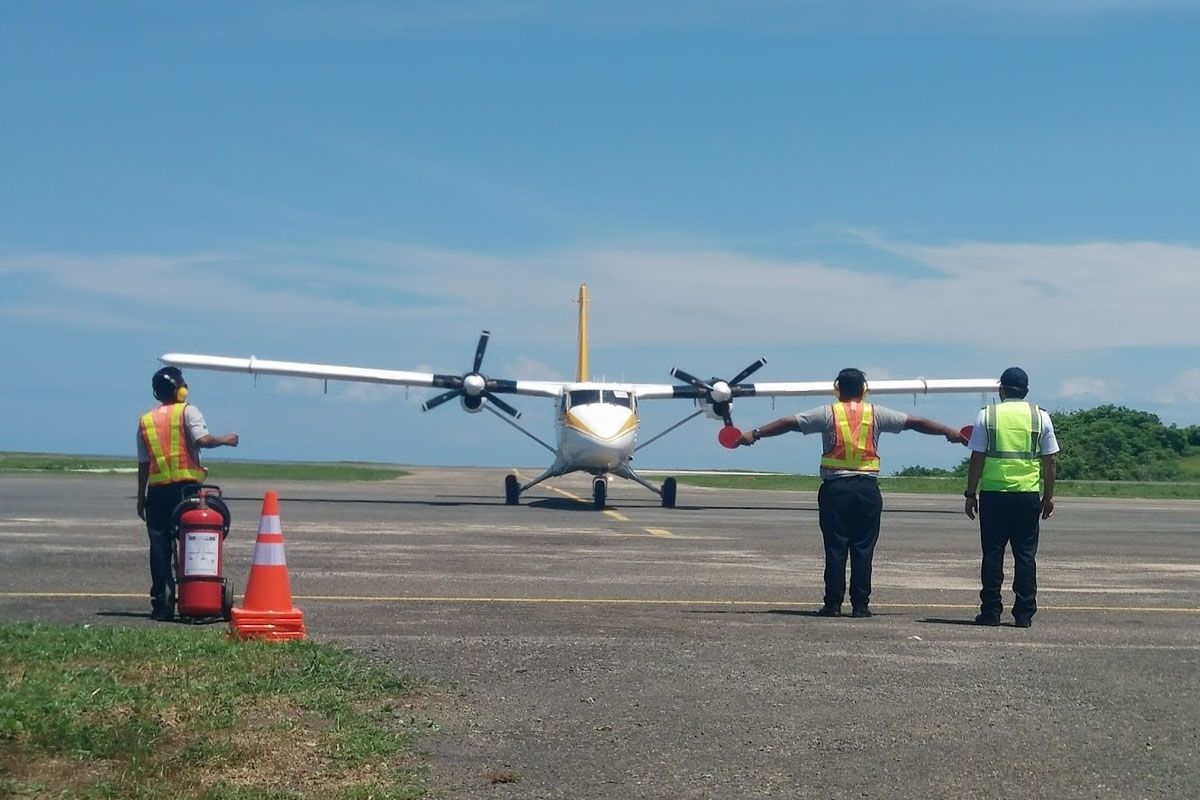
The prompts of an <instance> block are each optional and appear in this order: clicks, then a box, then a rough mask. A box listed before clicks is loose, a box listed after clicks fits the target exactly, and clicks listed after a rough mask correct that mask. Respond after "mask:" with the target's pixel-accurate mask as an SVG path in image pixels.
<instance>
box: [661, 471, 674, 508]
mask: <svg viewBox="0 0 1200 800" xmlns="http://www.w3.org/2000/svg"><path fill="white" fill-rule="evenodd" d="M662 507H663V508H674V507H675V479H674V478H667V479H666V480H665V481H663V485H662Z"/></svg>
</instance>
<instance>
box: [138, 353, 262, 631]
mask: <svg viewBox="0 0 1200 800" xmlns="http://www.w3.org/2000/svg"><path fill="white" fill-rule="evenodd" d="M150 385H151V388H152V389H153V390H154V397H155V398H156V399H157V400H158V401H159V402H160V403H162V405H160V406H159V407H158V408H155V409H152V410H151V411H147V412H146V413H145V414H143V415H142V417H141V419H140V420H139V421H138V432H137V448H138V494H137V513H138V516H139V517H141V518H142V519H144V520H145V521H146V532H147V533H148V534H149V536H150V616H151V617H153V618H154V619H156V620H171V619H174V618H175V574H174V570H173V569H172V566H171V554H172V550H173V549H174V540H173V538H172V536H171V514H172V512H174V511H175V507H176V506H177V505H179V501H180V500H182V499H183V489H184V487H185V486H194V485H196V484H200V483H203V482H204V479H205V477H206V476H207V475H208V470H206V469H205V468H204V467H202V466H200V448H202V447H220V446H222V445H226V446H229V447H237V445H238V435H237V434H236V433H226V434H222V435H221V436H213V435H212V434H211V433H209V432H208V426H207V424H206V423H205V421H204V415H203V414H201V413H200V409H198V408H196V407H195V406H194V405H191V404H190V403H187V402H185V400H186V399H187V391H188V390H187V383H186V382H185V381H184V379H183V373H182V372H181V371H180V369H179V368H178V367H163V368H162V369H160V370H159V371H158V372H155V373H154V377H153V378H152V379H151V381H150Z"/></svg>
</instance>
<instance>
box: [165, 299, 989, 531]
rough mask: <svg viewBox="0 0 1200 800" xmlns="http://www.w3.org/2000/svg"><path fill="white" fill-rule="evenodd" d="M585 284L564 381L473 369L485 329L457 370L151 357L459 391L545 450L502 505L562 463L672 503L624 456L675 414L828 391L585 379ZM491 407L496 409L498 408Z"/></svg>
mask: <svg viewBox="0 0 1200 800" xmlns="http://www.w3.org/2000/svg"><path fill="white" fill-rule="evenodd" d="M588 302H589V301H588V295H587V284H583V285H581V286H580V287H579V344H578V354H579V358H578V365H577V370H576V378H575V380H574V381H573V382H561V381H520V380H518V381H514V380H505V379H501V378H490V377H488V376H487V375H485V374H484V373H483V372H481V371H480V370H481V368H482V366H483V356H484V353H485V352H486V350H487V344H488V338H489V336H490V334H489V333H488V332H487V331H483V333H482V334H481V335H480V337H479V344H478V345H477V346H476V348H475V361H474V363H473V364H472V366H471V370H470V371H469V372H467V373H465V374H463V375H438V374H434V373H427V372H402V371H399V370H389V369H367V368H362V367H343V366H336V365H329V364H306V363H300V362H294V361H265V360H262V359H258V358H255V357H253V356H251V357H250V358H226V357H223V356H205V355H191V354H186V353H167V354H165V355H163V356H161V357H160V359H159V360H160V361H162V362H163V363H164V364H173V365H175V366H178V367H190V368H194V369H209V370H220V371H224V372H245V373H249V374H251V375H285V376H290V377H297V378H316V379H318V380H326V381H330V380H337V381H354V382H362V383H380V384H392V385H396V386H419V387H432V388H437V389H443V390H445V391H443V392H442V393H441V394H438V395H435V396H433V397H431V398H429V399H428V400H427V401H425V403H424V404H423V405H422V406H421V408H422V410H425V411H428V410H429V409H432V408H436V407H437V406H440V405H442V404H443V403H446V402H449V401H450V400H454V399H458V401H459V404H460V405H461V406H462V408H463V409H464V410H465V411H468V412H470V413H472V414H477V413H479V412H480V411H483V410H487V411H490V412H491V413H493V414H495V415H496V416H497V417H499V418H500V419H501V420H503V421H504V422H506V423H508V424H509V425H511V426H513V427H514V428H516V429H517V430H519V431H521V432H522V433H524V434H525V435H526V436H528V437H529V438H531V439H533V440H534V441H535V442H537V443H538V444H540V445H541V446H542V447H545V448H546V449H547V450H549V451H550V452H551V453H552V454H553V455H554V462H553V463H552V464H551V465H550V467H549V469H547V470H546V471H545V472H543V473H542V474H541V475H539V476H537V477H536V478H534V479H533V480H531V481H529V482H528V483H526V484H524V485H522V484H521V483H520V481H519V480H518V479H517V476H515V475H511V474H510V475H508V476H506V478H505V483H504V499H505V502H506V503H507V504H508V505H517V504H518V502H519V500H520V496H521V494H522V493H524V492H526V491H528V490H529V489H530V488H532V487H534V486H536V485H537V484H539V483H541V482H542V481H544V480H547V479H549V478H557V477H559V476H562V475H566V474H568V473H571V472H586V473H589V474H590V475H592V498H593V503H594V506H595V507H596V508H597V509H601V508H604V507H605V502H606V499H607V497H608V480H609V476H611V475H616V476H617V477H619V478H625V479H626V480H631V481H634V482H635V483H638V484H641V485H642V486H644V487H646V488H647V489H649V490H650V491H651V492H654V493H655V494H657V495H658V496H659V497H660V498H661V499H662V505H663V507H665V508H674V507H675V492H676V483H675V479H674V478H667V479H666V480H665V481H664V482H663V484H662V487H661V488H660V487H658V486H655V485H653V484H652V483H650V482H649V481H647V480H646V479H645V478H643V477H642V476H640V475H638V474H637V473H636V472H635V471H634V470H633V467H632V466H630V462H631V461H632V460H633V454H634V453H635V452H637V451H638V450H641V449H642V448H643V447H646V446H647V445H650V444H652V443H653V442H655V441H657V440H658V439H660V438H662V437H663V436H665V435H666V434H668V433H670V432H671V431H673V430H675V429H676V428H678V427H679V426H681V425H683V424H684V423H686V422H688V421H690V420H692V419H694V418H696V417H697V416H699V415H701V414H706V415H707V416H709V417H710V418H712V419H717V420H721V421H723V422H724V424H725V428H724V429H723V430H722V437H721V440H722V442H723V443H724V442H726V441H727V439H728V438H731V437H729V434H733V433H735V432H736V429H735V428H733V421H732V418H731V416H730V410H731V406H732V405H733V401H734V399H736V398H739V397H803V396H807V395H829V394H831V393H832V391H833V385H832V383H831V382H830V381H805V382H783V383H743V381H745V380H746V378H749V377H750V376H751V375H752V374H753V373H754V372H756V371H757V370H758V369H759V368H760V367H762V366H763V365H764V364H766V363H767V361H766V359H765V358H760V359H758V360H756V361H755V362H754V363H752V364H750V365H749V366H747V367H746V368H745V369H743V370H742V371H741V372H739V373H738V374H737V375H735V376H733V377H732V378H730V379H728V380H723V379H720V378H716V377H714V378H710V379H709V380H707V381H704V380H700V379H699V378H697V377H695V376H694V375H691V374H689V373H687V372H684V371H683V370H681V369H673V370H671V375H672V377H674V378H676V379H677V380H678V381H680V383H679V384H660V383H612V382H608V381H600V382H597V381H589V380H588V339H587V305H588ZM996 388H997V385H996V381H995V380H989V379H970V380H958V379H955V380H926V379H923V378H918V379H915V380H889V381H872V382H871V392H872V393H873V394H877V395H878V394H911V395H925V394H941V393H955V392H994V391H995V390H996ZM503 394H516V395H531V396H536V397H548V398H551V399H553V401H554V404H555V427H556V429H557V433H558V446H557V447H551V446H550V445H549V444H547V443H546V442H544V441H542V440H541V439H540V438H538V437H537V436H535V435H534V434H532V433H530V432H529V431H528V430H526V429H525V428H523V427H522V426H521V425H519V424H518V423H517V422H516V420H517V419H519V418H520V416H521V412H519V411H518V410H517V409H515V408H513V407H512V406H511V405H509V404H508V403H507V402H506V401H504V400H503V399H501V397H500V395H503ZM670 399H685V400H692V401H693V402H695V403H697V404H698V405H699V406H700V408H699V410H697V411H695V412H693V413H691V414H689V415H688V416H686V417H684V418H683V419H681V420H680V421H679V422H676V423H675V424H674V425H671V426H670V427H668V428H666V429H664V430H663V431H661V432H659V433H658V434H656V435H655V436H652V437H650V438H649V439H647V440H646V441H644V442H641V443H639V442H638V404H639V403H640V402H641V401H643V400H670ZM497 409H499V410H497Z"/></svg>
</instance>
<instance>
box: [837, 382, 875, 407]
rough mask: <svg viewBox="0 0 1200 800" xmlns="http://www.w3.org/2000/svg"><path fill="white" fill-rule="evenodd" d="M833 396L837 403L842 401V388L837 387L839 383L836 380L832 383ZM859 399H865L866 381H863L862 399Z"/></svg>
mask: <svg viewBox="0 0 1200 800" xmlns="http://www.w3.org/2000/svg"><path fill="white" fill-rule="evenodd" d="M833 396H834V397H836V398H837V399H838V401H839V402H840V401H841V399H842V387H841V386H840V385H839V383H838V381H837V380H836V379H834V381H833ZM859 399H861V400H864V401H865V400H866V399H867V383H866V381H863V390H862V397H861V398H859Z"/></svg>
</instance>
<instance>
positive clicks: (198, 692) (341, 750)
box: [0, 623, 426, 800]
mask: <svg viewBox="0 0 1200 800" xmlns="http://www.w3.org/2000/svg"><path fill="white" fill-rule="evenodd" d="M0 673H2V674H3V684H2V685H0V797H38V798H63V799H64V800H65V799H67V798H114V799H115V798H120V799H121V800H152V799H153V800H157V799H158V798H162V797H172V798H179V799H180V800H192V799H193V798H194V799H195V800H234V799H235V798H236V800H268V799H270V800H284V799H285V798H286V799H287V800H300V799H301V798H347V799H348V798H368V797H369V798H376V799H377V800H401V799H402V798H416V797H421V796H423V795H424V793H425V772H426V770H425V767H424V766H423V765H422V763H421V762H420V761H419V760H418V758H417V757H416V755H415V752H414V749H413V744H414V743H413V740H414V737H415V734H413V733H412V732H411V731H412V726H411V725H406V724H404V720H405V719H411V718H412V714H413V712H412V709H414V708H418V707H419V706H420V704H421V695H420V694H419V692H418V687H417V686H416V685H415V684H414V683H412V682H410V681H406V680H400V679H396V678H393V677H391V676H389V675H388V674H387V673H385V672H383V671H382V670H381V669H379V668H377V667H374V666H371V665H369V664H366V663H365V662H362V661H360V660H358V659H356V658H355V657H353V656H351V655H350V654H348V653H346V652H344V651H341V650H337V649H335V648H331V647H328V646H324V645H318V644H314V643H312V642H291V643H288V644H282V645H280V644H269V643H265V642H254V641H250V642H235V641H230V640H228V639H227V638H226V637H225V636H224V635H223V633H222V632H218V631H199V630H196V629H188V628H179V629H175V630H172V629H169V628H163V627H156V628H153V629H149V628H147V629H125V628H91V627H88V628H85V627H81V626H74V627H68V626H52V625H34V624H23V623H22V624H0Z"/></svg>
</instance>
